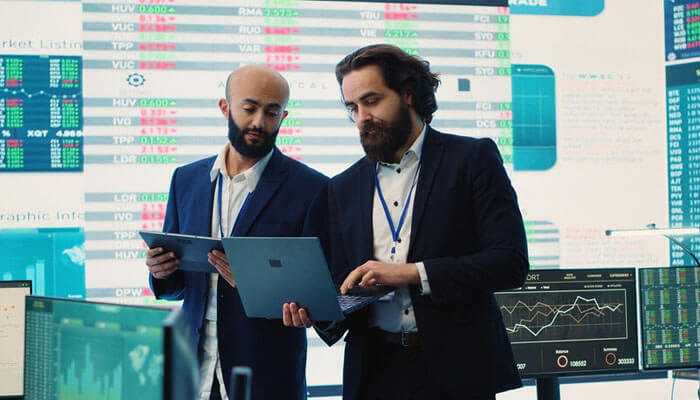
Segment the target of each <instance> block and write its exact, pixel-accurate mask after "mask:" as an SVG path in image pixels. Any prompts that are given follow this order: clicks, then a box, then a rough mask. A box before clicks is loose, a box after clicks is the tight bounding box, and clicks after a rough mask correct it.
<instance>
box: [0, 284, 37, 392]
mask: <svg viewBox="0 0 700 400" xmlns="http://www.w3.org/2000/svg"><path fill="white" fill-rule="evenodd" d="M31 292H32V282H31V281H0V349H2V357H0V399H5V398H15V397H17V398H19V397H20V396H22V394H23V388H22V380H23V374H24V298H25V297H26V296H28V295H30V294H31Z"/></svg>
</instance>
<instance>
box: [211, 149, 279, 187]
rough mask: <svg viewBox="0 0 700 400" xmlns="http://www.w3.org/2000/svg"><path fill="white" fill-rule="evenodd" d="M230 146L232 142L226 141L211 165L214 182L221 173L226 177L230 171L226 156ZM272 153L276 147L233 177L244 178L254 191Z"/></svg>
mask: <svg viewBox="0 0 700 400" xmlns="http://www.w3.org/2000/svg"><path fill="white" fill-rule="evenodd" d="M230 146H231V144H230V143H226V145H225V146H224V147H223V148H222V149H221V150H220V151H219V154H218V155H217V156H216V160H214V165H213V166H212V167H211V171H210V172H209V177H210V178H211V181H212V182H214V181H216V178H217V177H218V176H219V173H221V174H222V175H223V176H225V177H228V171H227V170H226V156H227V155H228V152H229V149H230ZM272 153H274V149H273V150H270V152H269V153H267V155H266V156H265V157H263V158H261V159H259V160H258V161H257V162H256V163H255V164H253V166H252V167H250V168H248V169H247V170H245V171H243V172H240V173H239V174H238V175H236V176H233V177H231V179H236V178H237V177H241V178H243V179H241V180H244V181H245V182H246V183H247V185H248V188H249V189H250V191H251V192H252V191H253V190H255V187H256V186H257V185H258V181H259V180H260V177H261V176H262V174H263V171H265V167H267V163H268V162H269V161H270V158H272Z"/></svg>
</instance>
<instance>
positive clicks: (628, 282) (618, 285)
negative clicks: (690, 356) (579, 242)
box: [496, 268, 639, 378]
mask: <svg viewBox="0 0 700 400" xmlns="http://www.w3.org/2000/svg"><path fill="white" fill-rule="evenodd" d="M635 277H636V275H635V270H634V269H632V268H614V269H607V268H606V269H569V268H566V269H556V270H535V271H532V272H530V273H529V274H528V276H527V280H526V282H525V285H523V287H521V288H519V289H514V290H508V291H504V292H497V293H496V300H497V302H498V304H499V307H500V310H501V314H502V315H503V322H504V324H505V327H506V331H507V332H508V337H509V338H510V342H511V345H512V347H513V353H514V355H515V360H516V364H517V367H518V370H519V371H520V374H521V376H523V377H527V378H537V377H547V376H563V375H584V374H609V373H620V372H634V371H638V369H639V367H638V360H637V351H638V344H637V313H636V310H637V307H636V298H635V295H636V288H635V283H636V282H635Z"/></svg>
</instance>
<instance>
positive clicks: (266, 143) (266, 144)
mask: <svg viewBox="0 0 700 400" xmlns="http://www.w3.org/2000/svg"><path fill="white" fill-rule="evenodd" d="M249 132H256V133H258V134H259V135H260V136H262V142H261V143H257V144H248V143H246V141H245V134H246V133H249ZM278 132H279V127H278V128H277V129H275V131H274V132H265V131H263V130H262V129H245V130H243V131H242V132H241V129H240V128H239V127H238V124H236V122H235V121H234V120H233V118H232V117H231V116H230V115H229V117H228V140H229V142H231V146H233V148H234V149H236V151H237V152H238V153H239V154H240V155H242V156H243V157H248V158H254V159H260V158H263V157H265V156H266V155H267V153H269V152H270V150H272V148H273V147H275V141H276V140H277V133H278Z"/></svg>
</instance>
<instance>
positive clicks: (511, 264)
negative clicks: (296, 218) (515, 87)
mask: <svg viewBox="0 0 700 400" xmlns="http://www.w3.org/2000/svg"><path fill="white" fill-rule="evenodd" d="M421 160H422V166H421V172H420V177H419V179H418V186H417V189H416V193H415V196H416V198H415V200H414V208H413V221H412V224H411V243H410V246H409V250H408V262H419V261H423V263H424V264H425V269H426V272H427V275H428V281H429V284H430V289H431V294H430V295H427V296H423V295H420V287H419V286H411V287H410V293H411V300H412V301H413V307H414V311H415V318H416V324H417V327H418V333H419V335H420V337H421V339H422V343H423V349H424V351H425V353H426V355H427V357H428V359H429V360H430V361H429V365H428V370H429V371H430V373H431V374H432V376H431V378H432V379H433V380H434V381H435V382H437V383H438V384H440V385H441V387H444V388H445V390H446V391H447V392H448V393H451V394H452V395H453V396H454V398H460V399H462V398H470V397H483V396H489V395H493V394H494V393H498V392H502V391H505V390H508V389H513V388H517V387H520V386H521V382H520V378H519V375H518V371H517V369H516V366H515V363H514V360H513V354H512V351H511V347H510V343H509V341H508V337H507V335H506V331H505V328H504V325H503V321H502V318H501V313H500V311H499V308H498V305H497V304H496V301H495V298H494V295H493V292H494V291H498V290H504V289H509V288H514V287H519V286H521V285H522V284H523V283H524V281H525V275H526V273H527V271H528V269H529V264H528V258H527V244H526V240H525V231H524V227H523V221H522V216H521V214H520V211H519V209H518V204H517V199H516V194H515V191H514V190H513V188H512V187H511V184H510V180H509V179H508V176H507V175H506V172H505V170H504V168H503V165H502V160H501V157H500V154H499V152H498V149H497V147H496V145H495V144H494V143H493V141H491V140H489V139H474V138H468V137H460V136H454V135H447V134H443V133H439V132H437V131H435V130H433V129H431V128H430V127H428V128H427V129H426V137H425V142H424V147H423V152H422V155H421ZM374 174H375V164H374V163H372V162H370V161H368V160H367V159H366V158H363V159H362V160H360V161H358V162H357V163H356V164H354V165H353V166H351V167H350V168H348V169H347V170H346V171H344V172H343V173H341V174H340V175H338V176H336V177H334V178H332V179H331V181H330V182H329V184H328V185H327V187H326V189H324V190H323V191H322V192H321V193H320V195H319V197H318V198H317V199H316V200H315V201H314V205H313V206H312V210H311V211H310V213H309V219H308V221H307V229H308V231H307V234H310V235H318V236H319V237H321V241H322V244H323V248H324V251H325V252H326V256H327V258H328V259H329V265H330V268H331V273H332V275H333V279H334V281H335V283H336V284H337V285H340V284H341V283H342V281H343V280H344V279H345V277H346V276H347V275H348V273H349V272H350V271H352V270H353V269H354V268H356V267H357V266H359V265H361V264H363V263H364V262H366V261H367V260H370V259H373V237H372V205H373V197H374ZM368 311H369V310H363V311H360V312H357V313H355V314H353V315H352V316H351V317H349V318H348V319H346V320H345V321H343V322H341V323H336V324H333V325H332V326H331V327H329V326H328V325H323V324H318V325H317V326H316V328H317V330H318V331H319V334H320V336H321V337H322V338H323V339H324V341H326V343H328V344H332V343H334V342H336V341H337V340H339V339H340V338H341V337H342V335H343V334H344V333H345V331H346V330H349V333H348V335H347V336H346V338H345V340H346V348H345V366H344V378H343V398H344V399H357V398H358V386H359V384H360V382H361V377H362V357H363V350H364V346H363V343H364V340H365V336H366V331H367V329H368Z"/></svg>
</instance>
